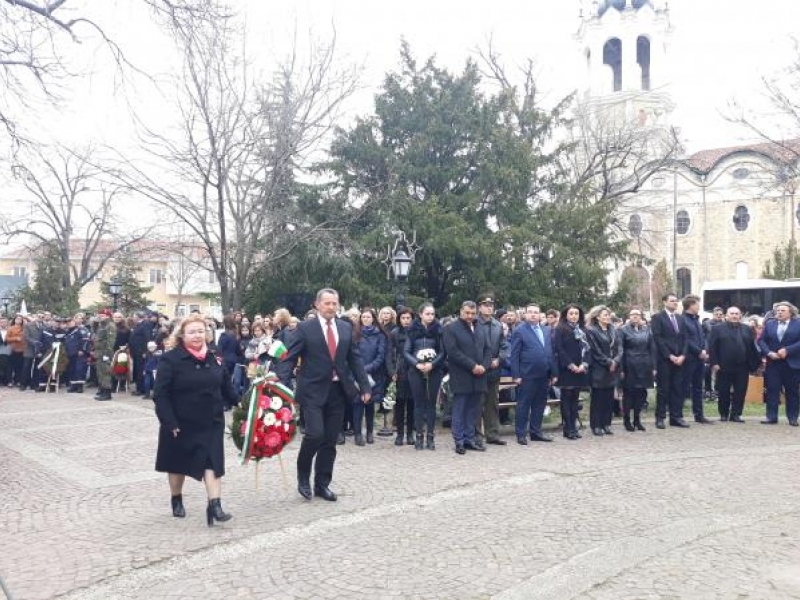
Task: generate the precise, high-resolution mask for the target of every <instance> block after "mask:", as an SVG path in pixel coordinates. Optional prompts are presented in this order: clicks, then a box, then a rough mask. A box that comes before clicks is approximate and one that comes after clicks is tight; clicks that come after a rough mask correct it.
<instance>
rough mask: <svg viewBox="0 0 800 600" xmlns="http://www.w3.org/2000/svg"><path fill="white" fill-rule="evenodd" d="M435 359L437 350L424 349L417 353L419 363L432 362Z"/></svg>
mask: <svg viewBox="0 0 800 600" xmlns="http://www.w3.org/2000/svg"><path fill="white" fill-rule="evenodd" d="M434 358H436V350H434V349H433V348H423V349H422V350H420V351H419V352H417V360H418V361H419V362H425V363H427V362H431V361H433V359H434Z"/></svg>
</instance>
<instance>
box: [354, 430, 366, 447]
mask: <svg viewBox="0 0 800 600" xmlns="http://www.w3.org/2000/svg"><path fill="white" fill-rule="evenodd" d="M354 439H355V441H356V446H363V445H364V443H365V442H364V436H363V435H361V434H360V433H357V434H356V435H355V438H354Z"/></svg>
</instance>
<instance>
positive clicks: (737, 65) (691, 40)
mask: <svg viewBox="0 0 800 600" xmlns="http://www.w3.org/2000/svg"><path fill="white" fill-rule="evenodd" d="M233 3H234V4H235V5H238V6H239V7H241V9H242V10H244V11H246V12H247V22H248V48H249V51H250V53H251V54H252V55H253V56H254V57H255V58H256V60H257V61H258V62H260V64H261V66H262V68H264V69H265V71H266V72H268V70H269V63H270V60H272V59H275V58H280V57H281V56H283V55H285V54H286V53H287V52H288V48H289V47H290V45H291V42H292V36H293V34H294V32H295V30H296V31H297V38H298V39H299V40H300V42H301V44H303V43H304V40H307V39H308V35H309V32H310V34H311V35H313V36H315V37H318V38H321V39H327V38H329V37H330V36H331V35H332V32H333V31H334V30H335V32H336V39H337V48H338V51H339V53H340V58H341V60H342V61H344V62H347V61H350V62H357V63H360V64H363V66H364V71H363V74H362V78H361V84H362V90H361V92H360V93H358V94H357V95H356V96H355V97H354V98H352V100H351V101H350V103H349V104H348V113H349V114H350V115H354V114H366V113H369V112H370V111H371V109H372V98H373V96H374V94H375V93H377V92H378V91H379V88H380V85H381V83H382V80H383V77H384V75H385V73H386V72H387V71H388V70H391V69H394V68H396V67H397V65H398V62H399V46H400V40H401V39H402V38H405V39H406V40H408V41H409V43H410V45H411V48H412V50H413V52H414V54H415V55H416V56H417V57H419V58H425V57H427V56H429V55H432V54H435V55H436V57H437V61H438V63H439V64H440V65H443V66H446V67H448V68H450V69H453V70H460V69H461V68H462V67H463V64H464V61H465V60H466V58H467V57H468V56H470V55H471V54H472V53H474V50H475V48H476V47H478V46H481V45H485V43H486V40H487V39H488V38H489V37H491V38H492V39H493V43H494V46H495V47H496V49H497V50H498V51H499V52H500V53H501V54H502V55H503V57H504V58H505V59H506V61H507V64H519V63H522V62H523V61H524V60H525V59H526V58H533V59H534V60H535V63H536V65H537V69H538V73H539V86H540V89H541V90H543V91H544V92H545V101H546V102H550V103H555V102H556V101H557V100H558V99H560V98H561V97H563V96H564V95H566V94H568V93H569V92H571V91H572V90H575V89H580V88H581V87H582V86H583V85H584V84H585V82H584V81H583V80H582V78H581V73H580V71H579V70H578V65H579V60H580V58H579V56H580V53H579V48H578V43H577V41H576V40H575V33H576V32H577V30H578V25H579V18H578V12H579V9H580V7H581V5H582V4H583V2H582V0H528V1H522V0H491V1H487V0H472V1H465V0H404V1H403V2H376V1H375V0H293V1H291V0H282V1H267V0H238V2H236V1H234V2H233ZM125 4H126V3H123V2H115V3H109V6H114V11H115V12H114V14H113V19H111V15H107V17H108V18H109V19H110V20H109V21H107V22H109V27H110V28H111V30H112V31H111V32H110V33H111V35H112V37H115V39H119V40H121V45H122V47H123V48H125V49H126V50H127V52H128V55H129V57H130V58H131V59H132V61H133V62H134V64H136V65H137V66H140V67H141V68H142V69H143V70H145V71H148V72H149V73H154V72H159V73H162V74H163V73H164V72H166V71H168V70H169V68H170V66H171V65H173V64H174V58H173V57H170V54H169V51H168V49H167V44H165V43H164V42H163V40H162V39H161V38H160V37H159V33H158V31H157V30H156V29H155V27H154V26H153V25H151V24H150V23H148V19H149V15H148V14H147V13H146V11H141V10H137V9H135V8H127V9H126V8H122V7H124V6H125ZM586 4H590V0H586ZM129 6H130V4H129ZM766 7H769V8H766ZM669 12H670V20H671V23H672V27H673V33H672V36H671V46H670V61H671V63H672V64H671V69H672V73H673V81H672V82H671V84H670V86H669V90H670V92H671V94H672V96H673V100H674V101H675V104H676V109H675V112H674V113H673V115H672V122H673V124H674V125H675V126H677V127H679V128H680V131H681V136H682V138H683V141H684V143H685V145H686V147H687V150H689V151H690V152H694V151H697V150H701V149H704V148H709V147H716V146H724V145H729V144H735V143H739V142H740V141H741V140H743V139H744V137H745V136H746V133H745V132H742V131H741V130H739V129H737V128H735V127H733V126H732V125H730V124H728V123H727V122H726V121H725V120H724V118H723V117H722V116H721V114H720V113H721V112H725V111H726V107H727V105H728V102H729V101H730V100H732V99H736V100H738V101H739V102H741V103H742V104H744V105H746V106H753V107H756V108H759V109H760V110H763V111H766V110H768V106H767V105H766V103H765V102H764V100H763V97H762V88H763V86H762V85H761V81H760V78H761V77H762V76H767V77H770V76H773V75H775V74H778V73H779V72H780V71H781V69H785V68H786V67H787V66H788V65H789V64H790V63H791V59H792V55H793V50H792V40H791V37H790V36H791V35H792V33H793V30H792V28H793V26H796V24H797V23H800V2H797V1H796V0H771V1H770V2H762V1H755V0H671V1H670V2H669ZM90 48H91V47H90ZM102 54H103V53H102V52H100V53H96V52H94V51H93V50H92V51H91V56H92V57H93V58H92V63H91V64H92V69H93V71H94V74H93V76H92V78H91V79H88V80H85V81H83V82H81V83H80V85H79V86H77V87H76V89H74V90H73V93H74V94H75V96H74V98H75V100H74V102H72V103H71V105H70V107H69V109H68V110H69V112H70V114H71V118H69V119H67V120H66V121H65V123H64V127H63V131H64V132H66V135H67V136H68V137H69V136H85V137H93V136H94V137H103V138H106V139H114V140H117V141H118V143H119V142H120V141H124V140H125V139H126V138H128V137H130V136H131V134H132V130H131V129H130V124H129V123H128V120H129V115H128V114H127V111H128V107H127V105H126V102H127V101H128V100H127V99H126V95H125V94H124V93H123V91H128V92H130V93H131V94H132V95H134V96H136V97H135V98H134V100H132V102H134V104H135V105H136V106H137V107H138V109H139V110H142V107H145V109H144V111H143V112H144V113H145V114H146V113H150V114H151V115H155V114H157V113H158V111H159V107H160V106H161V104H162V103H163V100H161V99H159V98H158V97H157V95H156V94H155V93H154V92H153V90H152V89H150V88H149V87H148V86H147V85H146V84H139V85H137V86H136V87H135V88H129V89H127V90H122V89H120V88H118V87H116V85H115V84H114V82H117V81H118V78H112V77H111V75H110V73H111V72H113V71H112V70H110V69H109V68H108V64H107V57H106V58H103V57H102Z"/></svg>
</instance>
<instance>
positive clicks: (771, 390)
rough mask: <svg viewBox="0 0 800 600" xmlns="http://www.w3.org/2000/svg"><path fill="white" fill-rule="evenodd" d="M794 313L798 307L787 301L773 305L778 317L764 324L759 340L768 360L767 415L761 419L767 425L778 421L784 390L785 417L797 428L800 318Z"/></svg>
mask: <svg viewBox="0 0 800 600" xmlns="http://www.w3.org/2000/svg"><path fill="white" fill-rule="evenodd" d="M795 312H796V309H795V307H794V306H792V305H791V304H789V303H788V302H778V304H777V305H776V306H775V307H774V313H775V318H774V319H770V320H769V321H766V322H765V323H764V331H763V332H762V333H761V338H760V339H759V340H758V347H759V350H760V351H761V356H763V357H764V358H766V359H767V368H766V369H765V371H764V384H765V386H766V392H767V394H766V395H767V415H766V419H764V420H763V421H761V422H762V423H764V424H765V425H774V424H776V423H777V422H778V407H779V405H780V393H781V390H782V391H783V393H784V394H785V395H786V418H787V419H788V420H789V425H791V426H792V427H797V418H798V413H800V398H798V391H797V386H798V383H800V321H799V320H797V319H796V318H794V313H795Z"/></svg>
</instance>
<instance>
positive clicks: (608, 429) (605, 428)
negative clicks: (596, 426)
mask: <svg viewBox="0 0 800 600" xmlns="http://www.w3.org/2000/svg"><path fill="white" fill-rule="evenodd" d="M603 433H605V434H606V435H614V432H613V431H611V427H603Z"/></svg>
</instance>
